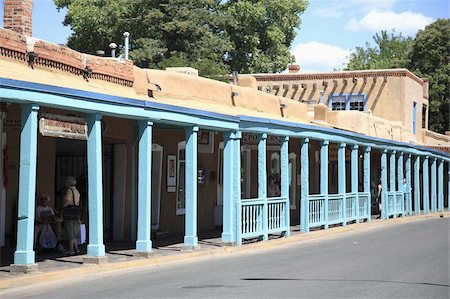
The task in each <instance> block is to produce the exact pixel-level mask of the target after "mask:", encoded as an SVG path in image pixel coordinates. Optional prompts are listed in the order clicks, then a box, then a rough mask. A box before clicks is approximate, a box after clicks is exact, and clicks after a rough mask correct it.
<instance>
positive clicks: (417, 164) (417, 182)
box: [414, 156, 420, 215]
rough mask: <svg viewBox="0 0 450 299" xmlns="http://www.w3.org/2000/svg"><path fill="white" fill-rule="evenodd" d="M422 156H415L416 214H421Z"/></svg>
mask: <svg viewBox="0 0 450 299" xmlns="http://www.w3.org/2000/svg"><path fill="white" fill-rule="evenodd" d="M419 172H420V156H414V215H420V176H419Z"/></svg>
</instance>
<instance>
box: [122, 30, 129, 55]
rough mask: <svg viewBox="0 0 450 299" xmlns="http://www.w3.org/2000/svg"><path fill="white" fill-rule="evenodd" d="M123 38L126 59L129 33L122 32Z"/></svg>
mask: <svg viewBox="0 0 450 299" xmlns="http://www.w3.org/2000/svg"><path fill="white" fill-rule="evenodd" d="M123 36H125V59H128V47H129V38H130V33H129V32H124V33H123Z"/></svg>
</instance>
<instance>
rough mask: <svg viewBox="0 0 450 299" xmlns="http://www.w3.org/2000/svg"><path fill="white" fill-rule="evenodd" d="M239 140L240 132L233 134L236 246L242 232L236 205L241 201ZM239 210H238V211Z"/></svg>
mask: <svg viewBox="0 0 450 299" xmlns="http://www.w3.org/2000/svg"><path fill="white" fill-rule="evenodd" d="M241 138H242V132H239V131H237V132H235V134H234V142H233V144H234V152H233V157H234V160H233V161H232V162H233V167H234V168H233V171H234V175H233V177H234V181H233V210H234V211H235V212H236V213H235V214H236V215H235V217H234V218H233V230H234V232H235V238H237V244H238V245H240V244H241V241H242V239H241V232H242V213H241V212H242V211H241V207H240V206H238V203H239V202H240V201H241ZM238 208H239V209H238Z"/></svg>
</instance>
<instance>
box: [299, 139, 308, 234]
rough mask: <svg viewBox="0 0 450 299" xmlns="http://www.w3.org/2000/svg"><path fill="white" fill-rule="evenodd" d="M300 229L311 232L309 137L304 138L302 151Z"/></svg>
mask: <svg viewBox="0 0 450 299" xmlns="http://www.w3.org/2000/svg"><path fill="white" fill-rule="evenodd" d="M300 159H301V174H300V175H301V183H300V185H301V188H302V189H301V192H300V200H301V203H300V231H301V232H309V200H308V197H309V138H305V139H303V140H302V145H301V151H300Z"/></svg>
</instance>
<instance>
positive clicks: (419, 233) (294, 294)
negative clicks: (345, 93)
mask: <svg viewBox="0 0 450 299" xmlns="http://www.w3.org/2000/svg"><path fill="white" fill-rule="evenodd" d="M449 219H450V218H429V219H424V220H421V221H416V222H409V223H396V224H395V225H385V226H379V227H377V228H376V229H371V230H365V231H355V232H352V231H351V232H348V233H345V234H332V235H328V237H327V238H321V239H316V240H312V241H310V242H303V243H292V244H288V245H284V246H278V247H272V248H268V249H259V250H257V251H253V250H246V251H243V252H240V253H239V254H233V255H220V256H216V257H214V256H211V257H202V258H197V259H195V260H191V261H189V260H188V261H183V262H177V263H164V264H160V265H150V266H145V267H140V268H128V269H125V270H120V271H114V272H108V273H93V274H86V275H84V276H81V277H79V276H74V277H66V278H65V279H64V280H61V281H51V282H49V283H44V284H39V285H34V286H28V287H20V288H14V289H10V290H5V291H3V292H2V291H0V297H1V298H47V299H48V298H174V297H184V298H344V297H345V298H348V297H354V298H449V296H450V294H449V291H450V282H449V252H450V249H449V246H450V245H449V231H450V221H449Z"/></svg>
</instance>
